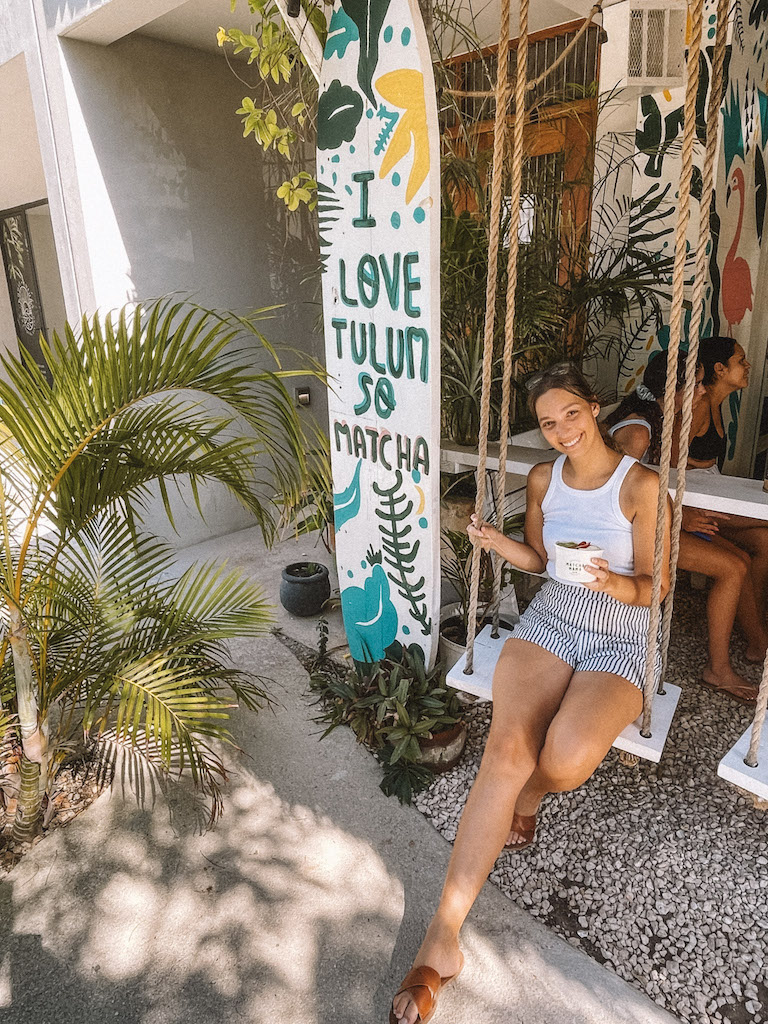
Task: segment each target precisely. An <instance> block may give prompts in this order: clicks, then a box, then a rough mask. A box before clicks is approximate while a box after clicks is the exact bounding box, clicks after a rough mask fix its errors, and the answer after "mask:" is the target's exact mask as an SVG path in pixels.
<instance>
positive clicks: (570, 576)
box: [555, 541, 603, 583]
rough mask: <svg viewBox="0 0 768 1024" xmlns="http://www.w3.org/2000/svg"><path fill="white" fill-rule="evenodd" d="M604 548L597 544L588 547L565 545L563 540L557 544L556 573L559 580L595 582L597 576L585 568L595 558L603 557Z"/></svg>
mask: <svg viewBox="0 0 768 1024" xmlns="http://www.w3.org/2000/svg"><path fill="white" fill-rule="evenodd" d="M602 557H603V549H602V548H599V547H598V546H597V544H590V545H589V547H588V548H568V547H564V545H563V542H562V541H558V542H557V544H556V545H555V573H556V575H557V578H558V579H559V580H564V581H567V582H568V583H593V582H594V579H595V577H594V576H593V575H592V573H589V572H587V570H586V569H585V568H584V566H585V565H589V563H590V562H591V561H592V559H593V558H602Z"/></svg>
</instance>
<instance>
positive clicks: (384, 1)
mask: <svg viewBox="0 0 768 1024" xmlns="http://www.w3.org/2000/svg"><path fill="white" fill-rule="evenodd" d="M341 6H342V7H343V8H344V10H345V11H346V13H347V14H348V15H349V17H350V18H351V19H352V21H353V22H354V23H355V25H357V30H358V34H359V36H360V56H359V57H358V60H357V81H358V83H359V85H360V88H361V89H362V90H363V93H364V95H365V96H367V97H368V99H369V100H370V101H371V104H372V105H373V107H374V109H375V108H376V106H377V103H376V99H375V97H374V95H373V86H372V84H371V83H372V82H373V76H374V74H375V72H376V65H377V64H378V63H379V35H380V34H381V29H382V26H383V25H384V19H385V18H386V16H387V11H388V10H389V0H341Z"/></svg>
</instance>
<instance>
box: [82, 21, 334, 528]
mask: <svg viewBox="0 0 768 1024" xmlns="http://www.w3.org/2000/svg"><path fill="white" fill-rule="evenodd" d="M62 55H63V59H64V66H65V71H64V75H65V82H66V98H67V106H68V117H69V124H70V130H71V133H72V141H73V152H74V157H75V172H76V177H77V183H78V189H79V203H80V206H81V209H82V216H83V223H84V225H85V236H86V243H87V246H88V256H89V262H90V265H91V267H92V280H93V290H94V302H95V305H96V306H98V307H99V308H100V309H102V310H108V309H112V308H115V307H116V306H120V305H122V304H123V303H125V302H126V301H132V300H134V299H142V300H146V299H151V298H156V297H158V296H161V295H167V294H171V293H181V294H183V295H191V296H192V297H193V298H194V299H195V300H196V301H198V302H200V303H202V304H205V305H211V306H216V307H219V308H226V309H232V310H235V311H238V312H247V311H250V310H252V309H253V308H255V307H258V306H266V305H273V304H276V303H283V302H285V303H288V308H287V309H286V310H285V311H283V312H279V313H277V314H276V318H275V320H273V321H271V322H269V323H267V324H265V326H264V333H265V334H266V335H267V336H268V337H269V338H270V340H271V341H276V342H285V343H288V344H291V345H293V346H295V347H296V348H299V349H303V350H308V351H309V352H310V353H312V354H313V355H315V356H316V357H319V356H320V355H321V352H322V345H321V339H320V338H319V337H318V336H316V335H315V333H314V330H313V326H314V323H313V322H314V318H315V316H316V311H315V309H314V308H312V307H311V306H308V305H307V300H308V299H309V298H310V297H311V296H310V293H309V292H308V290H307V288H306V287H304V288H302V286H301V285H300V283H299V282H300V280H301V278H302V277H303V276H305V274H306V265H305V264H304V263H303V260H301V259H299V260H294V261H289V265H288V266H284V267H283V268H282V272H281V273H280V274H277V273H274V272H273V271H274V266H275V264H274V256H275V255H276V254H275V253H273V252H271V250H272V249H274V248H278V249H280V250H282V248H283V237H284V236H283V235H282V233H281V231H280V230H278V225H277V224H276V223H275V216H276V212H275V211H276V206H275V199H274V196H273V195H271V194H268V190H269V191H270V192H271V191H272V190H273V187H274V186H273V183H271V182H267V181H265V176H264V168H263V164H262V160H261V155H260V150H259V149H258V147H257V146H256V145H255V144H254V143H253V142H252V141H251V140H244V139H243V137H242V130H241V127H240V123H239V119H238V118H237V116H236V114H235V110H236V109H237V107H238V106H239V105H240V102H241V99H242V96H243V93H244V91H245V90H244V88H243V86H242V84H241V83H239V82H238V81H237V80H236V79H235V78H234V76H233V75H232V73H231V71H230V70H229V69H228V67H227V65H226V62H225V61H224V60H223V59H222V58H221V56H220V55H218V54H216V55H208V54H205V53H202V52H201V51H197V50H192V49H189V48H184V47H178V46H173V45H169V44H167V43H164V42H159V41H157V40H154V39H149V38H146V37H141V36H132V37H129V38H127V39H124V40H121V41H119V42H117V43H114V44H113V45H112V46H110V47H100V46H96V45H93V44H90V43H83V42H79V41H74V40H69V39H63V40H62ZM308 255H311V254H308ZM296 358H297V359H300V358H301V357H296ZM297 383H300V381H297ZM292 387H293V382H291V384H290V388H291V389H292ZM323 392H324V389H323V388H322V387H321V386H320V385H319V384H317V383H315V384H314V386H313V395H314V398H315V401H314V403H313V407H312V411H313V412H319V413H320V414H321V415H322V413H323V408H324V393H323ZM204 506H205V511H206V516H207V518H208V520H209V525H207V526H206V525H205V524H204V523H202V522H201V521H200V520H199V518H198V517H197V514H196V513H190V514H189V515H188V516H187V515H185V514H184V513H183V512H181V513H180V515H179V529H180V532H181V534H182V537H183V541H184V542H185V543H193V542H194V541H196V540H198V539H203V538H205V537H208V536H210V535H211V533H226V532H228V531H230V530H233V529H237V528H239V527H241V526H244V525H249V524H250V519H249V517H248V516H247V514H246V513H245V512H243V511H242V510H241V509H240V508H239V506H237V505H236V504H235V503H234V502H232V501H231V500H230V499H228V498H226V497H225V496H223V495H222V494H221V493H219V492H217V490H216V489H215V488H207V489H206V493H205V496H204ZM150 525H151V527H152V528H153V529H156V530H157V531H158V532H160V533H162V534H164V535H166V536H169V537H173V536H174V535H173V533H172V531H170V528H169V527H168V526H167V524H166V523H165V521H164V517H163V515H162V514H159V515H158V516H154V515H153V516H152V518H151V521H150Z"/></svg>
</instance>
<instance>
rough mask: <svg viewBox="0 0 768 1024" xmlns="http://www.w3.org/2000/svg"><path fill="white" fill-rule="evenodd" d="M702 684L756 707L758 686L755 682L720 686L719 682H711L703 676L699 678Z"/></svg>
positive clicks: (732, 698) (748, 705) (740, 702)
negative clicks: (731, 686)
mask: <svg viewBox="0 0 768 1024" xmlns="http://www.w3.org/2000/svg"><path fill="white" fill-rule="evenodd" d="M698 682H699V683H700V684H701V686H706V687H707V689H708V690H714V691H715V693H722V694H723V695H724V696H725V697H730V698H731V700H735V701H738V703H739V704H744V705H746V706H747V707H754V706H755V704H756V703H757V690H758V688H757V686H755V685H754V684H753V683H744V684H742V685H739V686H734V687H733V689H731V688H730V687H729V686H718V685H717V683H710V682H709V680H708V679H705V678H704V677H703V676H702V677H701V678H700V679H699V680H698Z"/></svg>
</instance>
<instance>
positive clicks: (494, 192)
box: [464, 0, 528, 675]
mask: <svg viewBox="0 0 768 1024" xmlns="http://www.w3.org/2000/svg"><path fill="white" fill-rule="evenodd" d="M509 14H510V0H501V11H500V14H499V19H500V24H499V47H498V68H497V76H496V116H495V123H494V135H493V171H492V177H491V209H490V214H489V232H488V235H489V237H488V279H487V282H486V290H485V330H484V334H483V375H482V391H481V397H480V436H479V438H478V464H477V497H476V499H475V517H476V519H475V522H477V523H478V524H479V523H482V521H483V511H484V507H485V478H486V465H487V461H488V429H489V421H490V410H491V376H492V370H493V348H494V345H493V337H494V331H495V326H496V293H497V277H498V265H499V264H498V260H499V235H500V231H501V191H502V172H503V163H504V153H505V149H506V145H505V134H506V132H505V129H506V121H507V90H508V88H509V76H508V66H509ZM527 36H528V0H521V3H520V36H519V40H520V41H519V44H518V62H517V79H516V98H517V97H518V96H520V97H522V98H518V99H517V102H518V104H519V105H518V107H517V116H516V117H515V139H517V134H518V132H519V133H522V129H523V123H524V120H525V118H524V107H523V102H524V96H525V93H524V91H523V92H522V93H520V92H519V90H520V79H521V76H522V79H523V82H525V74H526V70H527V64H528V60H527V44H528V39H527ZM523 55H524V56H525V59H523ZM517 156H518V159H517V166H515V163H514V160H513V166H512V176H513V182H514V180H515V177H517V179H518V185H517V207H518V209H519V204H520V181H521V180H522V178H521V176H522V135H521V138H520V147H519V153H518V155H517ZM512 202H513V204H514V202H515V199H514V195H513V197H512ZM512 223H513V224H515V223H516V222H515V221H514V219H513V221H512ZM516 234H517V232H516V231H515V230H514V229H513V230H512V231H511V232H510V244H511V241H512V236H516ZM516 281H517V264H516V262H515V264H514V265H513V266H512V270H511V272H510V277H509V279H508V281H507V289H508V292H507V308H509V302H510V299H509V289H510V288H511V289H512V290H513V297H512V303H513V309H514V289H515V286H516ZM511 330H512V328H511V327H510V328H509V331H510V332H511ZM507 333H508V332H507V325H506V324H505V360H506V357H507V348H508V347H509V346H508V344H507ZM510 361H511V348H510ZM509 375H510V374H509V373H505V383H506V377H508V376H509ZM506 405H507V406H508V405H509V401H508V399H507V402H506ZM503 417H504V413H503V412H502V419H503ZM506 432H507V426H504V433H505V434H506ZM504 445H505V451H504V453H503V456H502V453H500V458H502V461H501V462H500V468H501V466H503V465H504V464H505V462H506V438H505V441H504ZM498 491H499V489H498V487H497V495H498ZM502 500H503V495H502ZM501 525H503V523H502V524H501ZM481 554H482V548H481V546H480V544H479V543H478V541H477V540H475V541H474V544H473V549H472V568H471V575H470V598H469V614H468V617H467V656H466V663H465V668H464V672H465V674H466V675H471V674H472V671H473V668H474V653H475V632H476V630H477V605H478V594H479V589H480V556H481ZM497 569H498V571H499V573H500V567H499V566H498V563H497V565H496V566H495V567H494V593H495V588H496V570H497ZM495 603H497V602H496V601H495Z"/></svg>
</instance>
